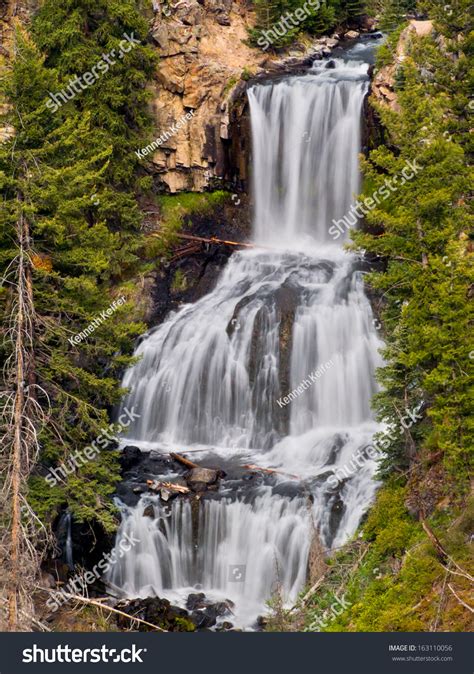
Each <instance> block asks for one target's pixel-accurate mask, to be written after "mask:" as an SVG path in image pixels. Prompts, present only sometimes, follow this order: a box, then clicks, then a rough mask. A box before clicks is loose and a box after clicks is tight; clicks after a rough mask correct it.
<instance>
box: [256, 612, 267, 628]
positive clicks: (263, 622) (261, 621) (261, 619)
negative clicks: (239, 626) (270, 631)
mask: <svg viewBox="0 0 474 674" xmlns="http://www.w3.org/2000/svg"><path fill="white" fill-rule="evenodd" d="M255 624H256V626H257V628H258V629H261V630H264V629H265V627H266V626H267V625H268V620H267V618H266V617H265V616H263V615H259V616H258V618H257V620H256V622H255Z"/></svg>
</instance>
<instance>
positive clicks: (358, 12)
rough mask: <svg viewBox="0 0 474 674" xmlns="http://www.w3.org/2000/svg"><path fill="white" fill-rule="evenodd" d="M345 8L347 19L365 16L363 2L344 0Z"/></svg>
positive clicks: (361, 0)
mask: <svg viewBox="0 0 474 674" xmlns="http://www.w3.org/2000/svg"><path fill="white" fill-rule="evenodd" d="M345 8H346V13H347V17H348V18H349V19H357V18H359V17H361V16H363V14H365V9H366V8H365V2H364V0H346V2H345Z"/></svg>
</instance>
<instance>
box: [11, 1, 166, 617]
mask: <svg viewBox="0 0 474 674" xmlns="http://www.w3.org/2000/svg"><path fill="white" fill-rule="evenodd" d="M146 30H147V26H146V22H145V21H144V20H143V18H142V17H141V16H140V14H139V12H138V10H137V8H136V6H135V3H134V2H131V1H125V2H94V3H90V2H87V1H85V0H77V1H75V2H71V1H66V0H64V1H63V0H59V1H58V0H55V2H48V1H47V2H45V3H43V4H42V8H41V10H40V13H39V15H38V16H37V17H36V19H35V21H34V31H33V36H34V39H31V38H30V37H28V36H27V35H25V34H24V33H23V32H22V31H21V30H20V29H18V30H17V31H16V34H15V38H14V43H13V45H12V59H11V61H10V66H9V68H8V69H7V70H6V73H5V76H4V78H3V79H2V91H1V93H0V95H1V98H2V100H3V101H5V103H6V105H5V106H4V109H5V110H6V111H7V112H6V115H5V116H4V117H3V118H2V120H1V123H2V126H4V127H5V128H8V129H13V132H12V133H11V134H10V138H9V139H7V140H6V142H4V143H2V144H1V145H0V189H1V195H2V207H1V209H0V238H1V242H2V243H1V248H0V261H1V267H2V277H3V283H2V286H1V289H0V301H1V309H2V314H3V318H4V325H5V329H4V330H3V340H2V344H1V355H2V360H3V361H4V362H5V363H6V365H5V368H4V383H3V386H2V396H1V399H0V404H1V412H2V437H3V441H4V442H3V446H2V456H1V463H0V470H1V473H0V475H1V477H0V480H1V484H0V486H1V487H2V489H3V491H2V504H1V505H2V517H3V522H2V524H4V525H5V526H2V531H3V532H4V536H3V537H2V540H1V541H0V554H1V556H2V560H1V561H2V562H5V566H2V568H8V569H9V574H10V575H9V578H8V579H7V584H6V585H5V586H4V587H2V588H1V590H2V595H3V596H2V599H4V598H5V592H7V593H8V603H9V614H8V616H4V617H5V621H6V620H7V619H8V625H9V628H10V629H16V628H18V627H20V626H21V625H22V624H23V622H24V620H26V621H28V619H32V618H31V614H30V607H29V605H28V602H26V603H25V597H27V595H28V592H26V591H25V587H28V578H31V575H33V576H34V574H35V569H37V565H36V566H35V564H33V563H30V564H28V559H29V557H28V555H27V554H25V549H26V551H27V550H30V551H31V550H32V547H31V542H30V543H27V542H26V541H31V540H33V538H32V530H34V531H35V532H36V534H40V535H41V531H43V532H46V529H47V528H48V526H49V525H50V524H51V522H52V521H53V519H54V517H55V516H56V515H57V514H58V512H59V510H60V509H62V508H65V507H68V508H69V510H70V511H71V512H72V513H73V514H74V516H75V517H76V519H77V520H79V521H93V520H94V521H96V522H98V523H99V524H100V525H101V526H102V527H103V529H105V530H108V531H111V530H113V528H114V527H115V517H114V514H113V511H112V503H111V499H110V496H111V494H112V492H113V491H114V488H115V483H116V481H117V479H118V476H119V472H118V463H117V454H116V452H114V451H111V450H109V449H107V450H103V451H101V452H100V453H99V454H98V456H95V457H94V458H93V459H92V460H90V461H86V462H85V463H84V465H81V464H80V463H79V464H78V465H80V467H79V468H77V467H76V466H75V465H74V462H72V461H71V458H72V457H74V455H77V454H76V453H77V452H80V451H81V450H83V449H84V448H85V447H86V446H87V445H88V444H89V443H90V442H91V441H92V440H94V438H95V437H97V436H98V435H99V434H100V432H101V430H102V429H104V428H106V427H108V426H109V425H110V423H111V420H110V413H111V411H112V409H113V406H114V405H115V404H116V403H117V402H118V400H119V398H120V396H121V393H122V391H121V390H120V378H121V374H122V372H123V369H124V368H125V367H126V366H127V365H128V364H129V363H130V362H131V356H130V352H131V349H132V348H133V342H134V339H135V337H136V336H137V335H139V334H140V333H142V332H143V330H144V325H143V324H141V323H139V322H136V321H134V320H132V319H131V318H130V317H129V316H130V315H131V314H133V306H132V304H131V303H130V302H125V303H122V304H121V306H119V307H118V308H117V310H116V311H115V312H114V313H113V314H111V315H110V316H106V320H104V321H103V322H102V321H100V322H99V323H100V324H99V325H97V327H96V329H95V330H94V331H93V332H92V333H91V334H89V335H88V336H87V337H86V338H85V339H83V340H82V341H81V342H80V343H74V341H73V340H71V341H69V340H70V338H72V337H74V335H76V334H79V333H80V332H81V331H83V330H84V329H85V328H86V327H87V326H88V325H89V324H91V323H92V322H93V321H94V319H96V318H97V317H98V316H100V315H101V313H102V312H104V311H106V310H107V309H108V308H109V306H110V305H111V304H112V303H113V301H114V300H117V299H118V298H120V297H122V296H123V297H125V298H126V299H128V298H129V297H130V295H131V294H132V293H133V283H132V279H133V275H134V274H136V273H137V270H138V266H139V263H140V260H139V258H138V253H139V252H140V251H139V248H140V245H141V239H140V231H139V228H140V212H139V209H138V207H137V202H136V195H137V193H139V191H140V190H142V189H146V182H144V181H143V180H141V179H140V177H139V176H138V173H137V164H136V155H135V153H134V150H135V149H136V147H138V146H140V145H142V143H143V139H144V138H146V135H147V133H148V129H149V128H150V120H149V118H148V114H147V106H146V101H147V94H146V91H145V85H146V82H147V80H148V78H149V77H150V73H151V72H152V69H153V63H154V58H153V56H152V52H151V50H150V49H149V47H147V46H146V45H144V44H143V42H144V38H145V37H146ZM124 32H128V34H129V35H133V36H134V38H135V39H136V40H137V42H136V43H135V45H134V48H133V49H132V50H130V52H129V53H127V54H125V55H124V58H123V61H122V60H120V61H117V63H116V64H115V69H114V67H111V68H110V69H109V71H108V72H106V73H104V74H103V75H102V76H101V78H100V82H97V83H96V85H95V86H91V87H89V88H86V89H85V90H84V91H82V92H81V94H78V95H77V96H75V97H74V98H72V99H71V100H70V101H69V102H67V103H66V104H64V105H62V106H60V107H59V108H58V109H57V110H55V111H54V112H53V111H52V110H51V106H48V105H47V102H48V100H50V98H49V92H53V93H54V92H58V91H60V90H61V89H63V88H64V87H65V85H66V84H67V82H66V80H69V79H71V77H73V75H75V74H80V73H81V72H85V71H88V70H91V66H93V65H94V64H95V63H96V62H97V60H98V59H99V58H100V55H101V54H102V53H105V52H110V51H111V49H113V46H112V45H116V46H117V45H118V43H119V42H120V40H121V39H123V33H124ZM119 38H120V39H119ZM117 48H118V47H117ZM126 59H128V62H127V63H126ZM96 323H97V322H96ZM81 463H82V462H81ZM58 464H61V465H62V464H64V465H66V466H68V471H67V472H68V473H69V475H68V477H67V478H66V479H61V480H60V481H58V484H57V485H56V486H50V485H49V484H48V482H47V481H46V480H45V478H46V476H47V475H48V471H49V469H50V468H53V467H54V466H57V465H58ZM44 526H46V528H44ZM27 533H28V535H26V534H27ZM45 540H46V533H45V535H44V536H43V542H45ZM8 560H10V561H8ZM30 561H31V560H30ZM36 562H38V559H36ZM28 565H29V571H28V573H25V568H26V567H28ZM8 588H9V589H8ZM2 605H4V602H2ZM25 616H26V618H25ZM28 616H30V618H28Z"/></svg>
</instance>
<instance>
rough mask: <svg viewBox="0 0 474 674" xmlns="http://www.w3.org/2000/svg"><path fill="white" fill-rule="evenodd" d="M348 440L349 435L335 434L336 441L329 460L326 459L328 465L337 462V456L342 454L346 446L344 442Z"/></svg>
mask: <svg viewBox="0 0 474 674" xmlns="http://www.w3.org/2000/svg"><path fill="white" fill-rule="evenodd" d="M346 442H347V436H346V437H345V438H344V437H342V436H341V435H335V436H334V443H333V445H332V447H331V450H330V453H329V456H328V460H327V461H326V464H327V465H328V466H332V465H333V464H334V463H336V459H337V457H338V456H339V455H340V453H341V450H342V448H343V447H344V444H345V443H346Z"/></svg>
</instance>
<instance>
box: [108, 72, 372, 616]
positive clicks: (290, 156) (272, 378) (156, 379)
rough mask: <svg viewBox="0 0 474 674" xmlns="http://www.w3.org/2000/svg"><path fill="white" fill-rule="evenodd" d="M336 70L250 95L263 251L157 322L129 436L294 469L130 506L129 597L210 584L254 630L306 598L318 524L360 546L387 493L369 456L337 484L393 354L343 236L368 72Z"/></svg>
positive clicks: (121, 586)
mask: <svg viewBox="0 0 474 674" xmlns="http://www.w3.org/2000/svg"><path fill="white" fill-rule="evenodd" d="M329 66H333V67H328V63H327V62H325V61H321V62H318V63H317V64H315V66H314V67H313V68H312V69H311V70H310V72H309V73H307V74H306V75H302V76H295V77H289V78H287V79H285V80H283V81H280V82H274V83H270V84H263V85H256V86H253V87H252V88H251V89H250V90H249V91H248V99H249V105H250V112H251V124H252V138H253V157H252V166H253V191H254V198H255V216H254V237H255V241H256V242H258V243H259V244H260V245H261V246H262V247H261V248H256V249H255V250H247V251H245V252H237V253H235V254H234V255H233V256H232V257H231V258H230V260H229V262H228V264H227V266H226V268H225V269H224V270H223V271H222V273H221V275H220V278H219V279H218V281H217V284H216V287H215V289H214V290H213V291H212V292H210V293H209V294H208V295H206V296H205V297H203V298H202V299H200V300H199V301H197V302H196V303H195V304H192V305H186V306H183V307H182V308H180V309H179V310H178V311H176V312H174V313H172V314H171V315H169V316H168V318H167V319H166V321H165V322H164V323H163V324H162V325H160V326H158V327H157V328H155V329H152V330H151V331H150V332H149V333H148V334H147V335H146V336H145V337H144V338H143V339H142V341H141V343H140V344H139V346H138V348H137V350H136V354H135V355H136V356H140V360H139V362H138V363H137V364H136V365H134V366H133V367H131V368H130V369H129V370H128V371H127V373H126V374H125V377H124V380H123V386H124V387H126V388H128V389H129V390H130V392H129V394H128V395H127V396H126V397H125V399H124V401H123V404H122V405H123V407H128V408H129V409H130V408H131V407H132V406H135V409H136V410H137V411H138V412H139V413H140V418H139V419H136V420H134V422H132V425H131V426H130V428H129V430H128V432H127V437H126V444H129V445H130V444H133V445H138V446H140V447H141V448H142V449H150V450H151V449H153V450H154V451H159V452H165V453H166V452H169V451H173V450H175V449H178V450H179V451H180V452H183V451H184V452H185V450H186V448H188V449H189V448H193V449H200V450H201V453H200V454H199V455H198V456H199V462H200V463H202V464H203V465H207V466H212V465H216V463H215V462H216V461H217V460H220V461H227V462H228V463H229V462H230V465H231V466H232V470H235V469H236V468H235V467H236V466H237V467H238V466H242V465H243V464H250V463H251V464H257V465H258V466H260V467H267V468H271V469H272V470H276V471H278V472H277V473H272V474H271V477H270V476H268V477H264V478H261V479H259V480H257V481H256V482H255V483H254V482H249V483H248V486H247V487H245V488H244V487H243V486H242V484H243V483H242V481H240V482H239V481H238V480H236V481H234V482H235V484H234V483H233V481H232V480H230V481H225V480H224V481H223V483H222V485H221V487H220V490H219V493H213V494H212V495H209V496H207V497H206V496H203V497H201V499H200V501H199V502H198V503H197V504H196V503H194V505H192V504H191V503H190V502H189V501H185V500H175V501H173V502H172V504H171V505H169V504H163V503H161V502H160V500H159V497H158V496H153V495H144V496H142V498H141V500H140V502H139V503H138V505H137V506H135V507H126V506H123V505H122V506H121V507H122V524H121V531H120V532H119V535H118V536H117V540H120V539H121V537H122V535H123V534H124V533H127V532H128V533H131V532H133V533H134V536H135V538H138V539H139V540H140V542H139V543H138V544H137V545H136V546H134V548H133V550H131V551H130V552H129V553H128V554H127V555H125V556H124V557H123V558H122V559H120V560H119V562H118V563H117V564H115V565H114V567H113V568H112V570H111V571H110V573H109V576H108V578H107V580H108V581H109V583H110V584H111V585H113V586H114V587H115V588H117V589H118V590H119V591H120V592H121V593H123V594H125V595H128V596H150V595H159V596H167V597H169V598H172V599H174V600H175V601H181V602H182V601H184V600H185V598H186V596H187V594H188V593H189V592H193V591H196V588H198V589H200V590H202V591H203V592H205V593H206V595H208V596H210V597H213V596H215V597H218V598H219V599H222V598H229V599H231V600H233V601H234V602H235V604H236V607H235V616H233V622H234V624H240V625H243V626H245V625H250V624H251V623H252V621H254V620H255V618H256V616H257V615H258V614H259V613H262V612H264V611H265V601H266V600H268V599H269V598H270V597H271V595H272V593H273V592H275V591H276V589H278V590H279V591H281V593H282V594H283V598H284V601H286V602H289V603H291V602H293V601H294V600H295V599H296V597H297V594H298V592H299V591H301V590H302V588H303V587H304V583H305V580H306V573H307V566H308V558H309V552H310V548H311V543H312V539H313V536H315V535H317V534H316V533H315V532H318V533H319V536H320V538H321V540H322V541H323V543H324V545H325V546H326V547H327V548H334V547H337V546H339V545H341V544H343V543H344V542H345V541H346V540H347V539H348V537H350V536H351V535H352V534H353V533H354V532H355V530H356V528H357V526H358V524H359V521H360V518H361V516H362V515H363V514H364V512H365V511H366V509H367V507H368V506H369V504H370V501H371V499H372V498H373V495H374V492H375V482H374V479H373V476H374V471H375V464H374V462H373V461H372V460H371V459H370V458H368V457H367V458H366V460H364V461H363V462H362V464H361V465H360V466H358V467H357V469H356V470H354V471H352V472H351V471H349V474H348V477H347V479H346V480H344V481H343V483H342V484H340V485H339V486H338V488H337V489H335V488H333V487H331V485H330V483H328V477H329V476H331V475H332V474H333V473H334V472H335V471H336V469H337V468H338V467H340V468H342V467H344V466H347V465H348V464H350V462H351V459H352V457H353V456H354V454H355V453H356V452H357V451H358V450H361V448H363V447H364V446H365V445H367V444H368V443H369V442H370V439H371V437H372V435H373V434H374V432H376V430H378V426H377V424H376V423H375V422H374V419H373V417H372V414H371V410H370V399H371V397H372V395H373V394H374V392H375V391H376V385H375V380H374V373H375V369H376V368H377V367H378V366H379V365H380V356H379V348H380V346H381V343H380V340H379V338H378V336H377V332H376V330H375V329H374V325H373V316H372V311H371V308H370V304H369V302H368V300H367V298H366V296H365V294H364V289H363V279H362V272H361V271H360V267H361V265H360V261H359V260H358V259H357V257H356V256H354V255H353V254H348V253H346V252H345V251H344V250H343V249H342V247H341V245H340V244H339V243H338V244H337V245H336V244H335V243H334V242H331V239H330V237H329V236H328V229H329V227H330V225H331V221H332V219H333V218H341V217H342V216H343V215H344V214H345V212H346V211H347V209H348V207H349V205H350V203H351V202H352V200H353V198H354V195H355V194H357V192H358V190H359V169H358V152H359V151H360V126H361V111H362V106H363V100H364V96H365V94H366V92H367V87H368V76H367V68H368V66H367V64H366V63H361V62H358V61H344V60H342V59H340V60H339V59H338V60H335V61H333V62H331V63H330V64H329ZM241 472H242V473H245V470H244V469H243V468H241ZM167 479H168V478H167ZM169 479H172V476H171V478H169ZM147 506H152V507H153V510H154V514H155V518H154V519H153V518H150V517H149V516H145V515H144V514H143V513H144V510H145V508H147ZM196 507H197V511H195V512H193V508H196ZM236 574H237V575H239V578H238V579H237V578H236V577H235V575H236Z"/></svg>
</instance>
